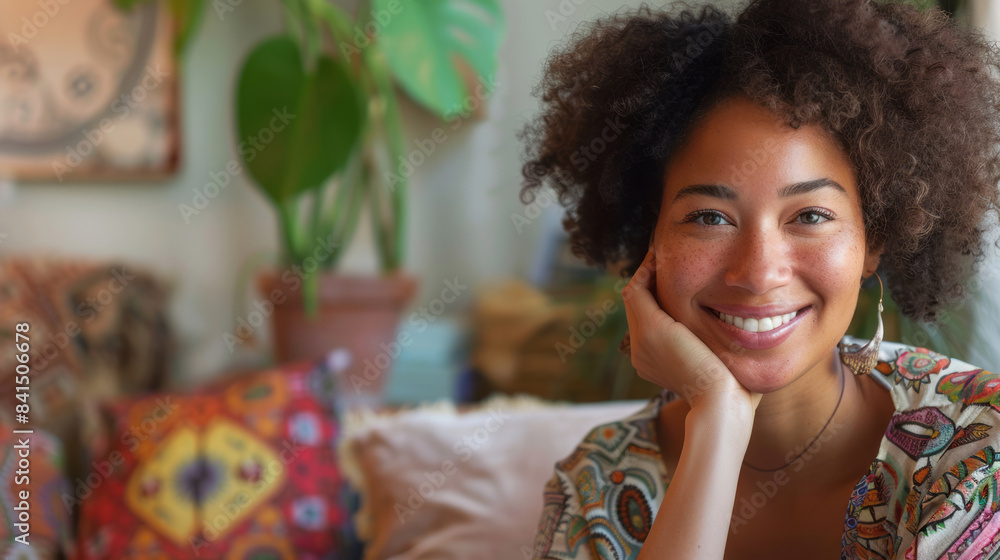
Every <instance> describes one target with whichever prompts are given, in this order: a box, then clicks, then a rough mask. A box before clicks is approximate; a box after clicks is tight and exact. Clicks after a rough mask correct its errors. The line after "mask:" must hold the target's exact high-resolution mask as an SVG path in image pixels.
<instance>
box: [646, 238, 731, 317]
mask: <svg viewBox="0 0 1000 560" xmlns="http://www.w3.org/2000/svg"><path fill="white" fill-rule="evenodd" d="M724 262H725V259H724V257H723V255H722V254H721V253H720V252H719V251H715V250H713V249H712V248H711V247H706V245H705V244H704V243H701V244H698V245H697V246H696V245H693V244H691V243H684V242H683V240H681V239H676V240H673V241H667V242H665V243H663V244H662V245H661V247H660V248H659V249H658V250H657V252H656V294H657V300H658V301H659V303H660V307H662V308H663V309H664V311H666V312H667V314H668V315H670V316H672V317H674V318H675V319H681V318H682V317H684V316H685V315H687V314H690V313H692V312H694V311H695V310H694V309H693V308H692V306H691V302H692V300H693V298H694V297H695V295H696V294H698V293H699V292H700V291H701V290H702V289H704V288H705V287H707V286H709V285H710V284H711V282H712V279H713V278H715V277H716V276H717V275H718V274H719V272H720V267H721V266H722V265H723V263H724Z"/></svg>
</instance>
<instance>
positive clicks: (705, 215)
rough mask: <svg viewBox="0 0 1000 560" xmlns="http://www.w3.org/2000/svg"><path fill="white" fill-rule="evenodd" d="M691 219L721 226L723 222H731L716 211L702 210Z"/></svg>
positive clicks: (695, 221)
mask: <svg viewBox="0 0 1000 560" xmlns="http://www.w3.org/2000/svg"><path fill="white" fill-rule="evenodd" d="M690 221H692V222H694V223H696V224H701V225H706V226H721V225H722V224H725V223H729V221H728V220H726V218H725V217H724V216H723V215H722V214H718V213H716V212H701V213H699V214H697V215H695V216H693V217H692V218H691V220H690Z"/></svg>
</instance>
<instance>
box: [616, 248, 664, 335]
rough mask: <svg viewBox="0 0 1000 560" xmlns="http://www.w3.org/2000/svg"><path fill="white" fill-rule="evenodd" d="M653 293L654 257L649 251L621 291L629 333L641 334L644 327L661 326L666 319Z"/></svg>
mask: <svg viewBox="0 0 1000 560" xmlns="http://www.w3.org/2000/svg"><path fill="white" fill-rule="evenodd" d="M655 292H656V256H655V254H654V252H653V251H652V250H649V251H647V252H646V257H645V258H644V259H643V260H642V264H640V265H639V268H638V269H637V270H636V271H635V274H633V275H632V279H631V280H630V281H629V283H628V284H627V285H626V286H625V288H623V289H622V302H623V303H624V304H625V318H626V320H627V321H628V329H629V332H630V333H636V332H642V329H643V328H645V327H649V326H652V325H658V324H662V321H663V320H664V318H665V317H667V314H666V313H665V312H664V311H663V309H662V308H661V307H660V304H659V303H657V301H656V295H655Z"/></svg>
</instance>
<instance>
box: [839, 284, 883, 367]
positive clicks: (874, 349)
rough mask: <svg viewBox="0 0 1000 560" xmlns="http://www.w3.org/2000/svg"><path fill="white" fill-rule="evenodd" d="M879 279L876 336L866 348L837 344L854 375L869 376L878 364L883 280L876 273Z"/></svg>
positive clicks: (857, 345)
mask: <svg viewBox="0 0 1000 560" xmlns="http://www.w3.org/2000/svg"><path fill="white" fill-rule="evenodd" d="M875 278H878V290H879V294H878V328H876V329H875V336H873V337H872V339H871V340H869V341H868V342H867V343H866V344H865V345H864V346H862V345H860V344H844V343H843V341H841V342H840V343H839V344H837V348H838V349H840V359H841V360H842V361H843V362H844V364H845V365H846V366H847V367H848V369H850V370H851V371H853V372H854V375H867V374H869V373H871V371H872V369H874V368H875V366H876V365H877V364H878V347H879V345H880V344H882V295H883V293H884V289H883V287H882V278H881V277H880V276H879V275H878V273H877V272H876V273H875Z"/></svg>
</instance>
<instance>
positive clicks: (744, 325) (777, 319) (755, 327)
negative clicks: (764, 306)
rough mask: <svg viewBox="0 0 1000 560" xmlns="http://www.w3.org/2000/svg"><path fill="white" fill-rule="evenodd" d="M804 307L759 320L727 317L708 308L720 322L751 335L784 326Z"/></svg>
mask: <svg viewBox="0 0 1000 560" xmlns="http://www.w3.org/2000/svg"><path fill="white" fill-rule="evenodd" d="M807 307H808V306H807ZM805 309H806V307H803V308H802V309H799V310H798V311H792V312H790V313H785V314H783V315H775V316H773V317H761V318H750V317H747V318H744V317H736V316H733V315H727V314H725V313H722V312H721V311H716V310H715V309H712V308H710V307H709V308H708V310H709V311H711V312H712V314H713V315H715V316H716V317H718V318H719V319H720V320H722V321H724V322H726V323H728V324H730V325H732V326H734V327H736V328H738V329H740V330H743V331H746V332H751V333H764V332H769V331H772V330H774V329H776V328H778V327H780V326H781V325H784V324H786V323H788V322H790V321H791V320H792V319H794V318H795V317H796V316H797V315H798V314H799V313H801V312H802V311H803V310H805Z"/></svg>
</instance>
